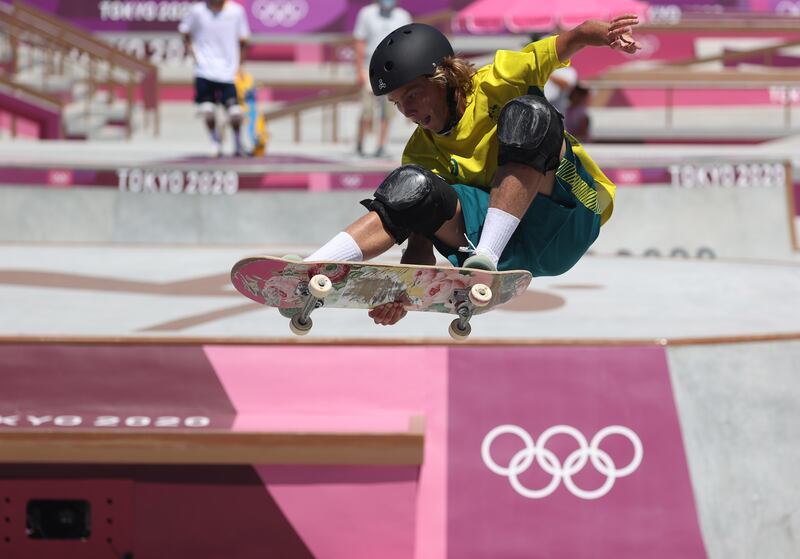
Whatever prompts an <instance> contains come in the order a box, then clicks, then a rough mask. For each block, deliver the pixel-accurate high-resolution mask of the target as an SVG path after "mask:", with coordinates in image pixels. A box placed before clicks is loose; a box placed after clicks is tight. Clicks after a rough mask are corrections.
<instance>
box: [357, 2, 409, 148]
mask: <svg viewBox="0 0 800 559" xmlns="http://www.w3.org/2000/svg"><path fill="white" fill-rule="evenodd" d="M408 23H411V14H409V13H408V12H407V11H406V10H404V9H403V8H400V7H398V6H397V2H396V0H377V1H376V2H375V3H373V4H368V5H366V6H364V7H363V8H361V10H359V12H358V15H357V16H356V23H355V28H354V29H353V37H354V38H355V40H356V43H355V48H356V72H357V76H358V84H359V85H360V86H362V87H363V93H362V100H361V103H362V105H361V117H360V119H359V121H358V139H357V143H356V151H357V152H358V154H359V155H362V156H363V155H364V137H365V136H366V134H367V132H369V131H370V130H374V123H375V113H376V112H378V113H380V128H379V129H378V131H377V134H378V148H377V150H376V151H375V157H381V156H383V155H384V152H385V150H386V141H387V139H388V136H389V121H390V118H391V116H392V114H393V113H394V111H393V110H392V108H391V107H390V106H389V102H388V101H387V100H386V98H385V97H376V96H374V95H373V94H372V90H371V88H370V85H369V78H368V76H367V72H368V69H369V63H370V59H371V56H372V53H373V52H374V51H375V48H376V47H377V46H378V43H380V41H381V39H383V38H384V37H386V36H387V35H388V34H389V33H391V32H392V31H394V30H395V29H397V28H398V27H401V26H403V25H406V24H408Z"/></svg>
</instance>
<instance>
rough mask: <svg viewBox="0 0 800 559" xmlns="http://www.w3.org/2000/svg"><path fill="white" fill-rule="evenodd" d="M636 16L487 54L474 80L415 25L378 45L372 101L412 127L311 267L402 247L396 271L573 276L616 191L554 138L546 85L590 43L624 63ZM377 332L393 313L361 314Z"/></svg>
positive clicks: (443, 45)
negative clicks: (357, 211)
mask: <svg viewBox="0 0 800 559" xmlns="http://www.w3.org/2000/svg"><path fill="white" fill-rule="evenodd" d="M637 24H638V18H637V17H636V16H634V15H624V16H620V17H617V18H614V19H613V20H611V21H610V22H603V21H597V20H589V21H586V22H584V23H582V24H580V25H578V26H577V27H575V28H573V29H571V30H568V31H565V32H563V33H561V34H559V35H557V36H551V37H548V38H545V39H542V40H540V41H536V42H533V43H531V44H529V45H527V46H526V47H524V48H523V49H522V50H521V51H503V50H500V51H497V52H496V54H495V58H494V61H493V62H492V63H491V64H489V65H487V66H484V67H483V68H480V69H475V68H474V67H473V66H472V64H471V63H470V62H469V61H467V60H464V59H462V58H459V57H457V56H455V54H454V52H453V49H452V46H451V45H450V42H449V41H448V40H447V38H446V37H445V36H444V35H443V34H442V33H441V32H439V31H438V30H437V29H435V28H433V27H430V26H427V25H422V24H418V23H414V24H410V25H406V26H403V27H401V28H399V29H397V30H395V31H393V32H392V33H391V34H390V35H388V36H387V37H386V38H384V39H383V40H382V41H381V42H380V44H379V45H378V47H377V49H376V50H375V52H374V54H373V56H372V61H371V63H370V70H369V79H370V84H371V86H372V90H373V92H374V94H375V95H376V96H385V97H387V98H388V99H389V101H390V102H392V103H393V104H394V105H395V106H396V107H397V109H398V110H399V111H400V112H401V113H402V114H403V115H405V116H406V117H407V118H410V119H411V120H413V121H414V122H416V123H417V129H416V131H415V132H414V133H413V134H412V135H411V137H410V139H409V140H408V143H407V144H406V147H405V150H404V152H403V161H402V162H403V166H401V167H399V168H398V169H395V170H394V171H392V172H391V173H389V175H388V176H387V177H386V179H384V181H383V182H382V183H381V184H380V185H379V186H378V189H377V190H376V192H375V195H374V198H372V199H369V200H365V201H364V202H362V204H364V205H365V206H366V207H367V209H368V210H369V212H368V213H367V214H366V215H364V216H363V217H361V218H360V219H358V220H357V221H355V222H354V223H352V224H351V225H350V226H349V227H347V228H346V229H345V230H344V231H342V232H340V233H339V234H338V235H336V236H335V237H334V238H333V239H331V240H330V241H329V242H328V243H326V244H325V245H323V246H322V247H321V248H320V249H319V250H317V251H316V252H314V253H313V254H311V255H310V256H309V257H308V258H306V260H307V261H319V260H344V261H361V260H370V259H372V258H375V257H376V256H378V255H380V254H382V253H383V252H385V251H386V250H388V249H389V248H391V247H392V245H394V244H395V243H396V244H401V243H403V242H404V241H405V240H406V239H407V240H408V245H407V247H406V250H405V252H404V254H403V258H402V260H401V261H402V262H403V263H407V264H434V263H435V261H436V258H435V255H434V252H433V250H434V248H435V249H436V250H437V251H438V252H439V253H440V254H442V255H443V256H444V257H446V258H447V259H448V260H449V261H450V262H451V263H452V264H453V265H455V266H463V267H468V268H475V269H483V270H512V269H524V270H528V271H530V272H531V273H532V274H533V275H534V276H535V277H537V276H555V275H560V274H562V273H564V272H566V271H567V270H569V269H570V268H571V267H572V266H573V265H574V264H575V263H576V262H577V261H578V260H579V259H580V258H581V257H582V256H583V254H585V253H586V251H587V250H588V248H589V246H591V244H592V243H593V242H594V240H595V239H596V238H597V236H598V234H599V231H600V226H601V225H602V224H603V223H605V222H606V221H607V220H608V219H609V218H610V217H611V212H612V209H613V202H614V195H615V191H616V187H615V185H614V184H613V183H612V182H611V181H610V180H609V179H608V178H607V177H606V176H605V175H604V174H603V172H602V171H601V170H600V168H599V167H598V166H597V165H596V164H595V163H594V161H593V160H592V159H591V158H590V157H589V155H588V154H587V153H586V151H585V150H584V149H583V146H581V144H580V143H579V142H578V141H577V140H576V139H575V138H574V137H573V136H571V135H570V134H569V132H568V131H567V130H565V129H564V126H563V122H562V117H561V115H560V114H559V113H558V111H556V110H555V109H554V108H553V107H552V105H550V104H549V103H548V102H547V100H546V99H545V97H544V94H543V93H542V88H543V86H544V84H545V83H546V82H547V79H548V77H549V75H550V74H551V73H552V72H553V70H555V69H556V68H560V67H563V66H565V65H568V64H569V62H570V59H571V58H572V56H574V55H575V54H577V53H578V52H579V51H580V50H581V49H583V48H584V47H587V46H601V47H602V46H605V47H610V48H612V49H615V50H621V51H623V52H626V53H629V54H633V53H635V52H636V51H637V50H639V48H640V46H639V44H638V43H637V42H636V41H635V40H634V39H633V27H635V26H636V25H637ZM369 314H370V316H371V317H372V318H373V320H374V321H375V322H376V323H378V324H394V323H395V322H397V321H398V320H400V319H401V318H402V317H403V316H405V314H406V311H405V309H404V308H403V306H402V303H388V304H386V305H382V306H380V307H377V308H374V309H372V310H371V311H370V313H369Z"/></svg>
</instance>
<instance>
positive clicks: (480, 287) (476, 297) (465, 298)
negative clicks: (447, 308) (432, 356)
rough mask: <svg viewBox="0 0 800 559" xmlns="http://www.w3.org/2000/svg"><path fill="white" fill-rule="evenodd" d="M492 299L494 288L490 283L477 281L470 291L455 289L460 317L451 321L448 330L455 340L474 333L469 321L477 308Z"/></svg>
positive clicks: (454, 297) (454, 296)
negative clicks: (490, 286) (491, 287)
mask: <svg viewBox="0 0 800 559" xmlns="http://www.w3.org/2000/svg"><path fill="white" fill-rule="evenodd" d="M491 300H492V290H491V289H489V286H488V285H484V284H482V283H476V284H475V285H473V286H472V287H471V288H470V289H469V291H467V290H466V289H456V290H454V291H453V303H454V305H455V308H456V313H457V314H458V318H456V319H454V320H453V322H451V323H450V328H449V329H448V332H449V334H450V337H451V338H453V339H454V340H459V341H461V340H465V339H467V338H468V337H469V335H470V333H472V326H470V325H469V321H470V319H471V318H472V315H473V314H475V309H476V308H478V307H485V306H486V305H488V304H489V302H490V301H491Z"/></svg>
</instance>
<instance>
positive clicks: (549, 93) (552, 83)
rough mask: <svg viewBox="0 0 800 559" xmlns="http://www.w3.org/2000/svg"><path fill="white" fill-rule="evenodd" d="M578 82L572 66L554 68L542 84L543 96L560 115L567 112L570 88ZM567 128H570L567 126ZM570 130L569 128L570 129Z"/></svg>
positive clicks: (576, 73)
mask: <svg viewBox="0 0 800 559" xmlns="http://www.w3.org/2000/svg"><path fill="white" fill-rule="evenodd" d="M577 83H578V72H576V71H575V68H573V67H572V66H565V67H564V68H556V69H555V70H553V73H552V74H550V77H549V78H548V80H547V83H546V84H544V96H545V98H546V99H547V100H548V101H550V104H551V105H553V106H554V107H555V108H556V110H557V111H558V112H560V113H561V114H562V115H566V114H567V108H568V107H569V96H570V95H571V94H572V88H574V87H575V85H576V84H577ZM567 130H570V128H569V127H567ZM570 131H571V130H570Z"/></svg>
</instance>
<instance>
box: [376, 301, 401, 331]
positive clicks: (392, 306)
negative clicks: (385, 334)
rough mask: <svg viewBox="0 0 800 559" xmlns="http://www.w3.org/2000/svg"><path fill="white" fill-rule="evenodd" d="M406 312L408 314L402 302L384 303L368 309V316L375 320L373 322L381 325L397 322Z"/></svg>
mask: <svg viewBox="0 0 800 559" xmlns="http://www.w3.org/2000/svg"><path fill="white" fill-rule="evenodd" d="M406 314H408V311H406V309H405V308H404V307H403V304H402V303H385V304H383V305H380V306H378V307H375V308H374V309H370V311H369V317H370V318H371V319H372V320H374V321H375V324H381V325H383V326H390V325H392V324H395V323H397V322H398V321H399V320H400V319H402V318H403V317H404V316H405V315H406Z"/></svg>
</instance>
